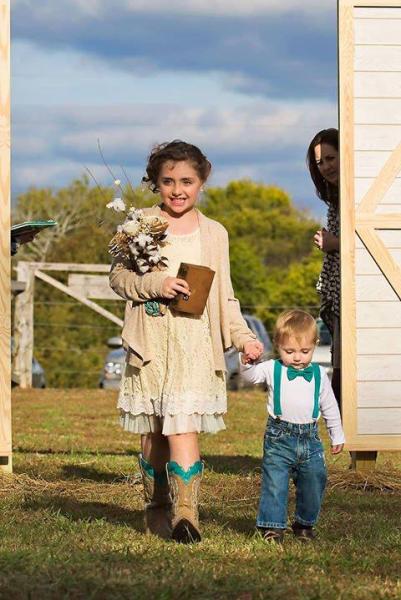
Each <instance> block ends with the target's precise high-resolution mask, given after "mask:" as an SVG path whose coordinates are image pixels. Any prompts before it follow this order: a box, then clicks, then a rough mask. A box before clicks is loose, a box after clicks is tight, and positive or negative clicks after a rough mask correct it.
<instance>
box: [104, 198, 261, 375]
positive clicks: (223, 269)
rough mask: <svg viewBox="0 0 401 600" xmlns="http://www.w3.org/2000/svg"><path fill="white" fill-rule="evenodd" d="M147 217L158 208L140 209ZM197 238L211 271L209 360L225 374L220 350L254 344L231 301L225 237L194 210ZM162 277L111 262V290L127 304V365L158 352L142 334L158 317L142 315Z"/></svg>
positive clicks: (138, 364)
mask: <svg viewBox="0 0 401 600" xmlns="http://www.w3.org/2000/svg"><path fill="white" fill-rule="evenodd" d="M143 210H144V212H145V213H146V214H148V215H160V214H161V210H160V207H159V206H154V207H152V208H148V209H146V208H145V209H143ZM197 213H198V217H199V228H200V236H201V252H202V261H203V264H204V265H206V266H208V267H210V268H211V269H213V270H214V271H215V273H216V274H215V276H214V280H213V284H212V287H211V290H210V293H209V298H208V301H207V305H206V309H207V311H208V313H209V320H210V330H211V338H212V347H213V358H214V364H215V369H216V371H224V370H225V368H226V367H225V361H224V351H225V350H227V348H230V347H231V346H233V345H234V346H235V347H236V348H237V350H240V351H242V350H243V349H244V344H245V343H246V342H248V341H251V340H255V339H256V336H255V334H254V333H253V332H252V331H251V330H250V329H249V328H248V326H247V324H246V322H245V320H244V318H243V317H242V315H241V311H240V306H239V302H238V300H237V299H236V298H234V292H233V288H232V284H231V279H230V262H229V249H228V234H227V231H226V229H225V228H224V227H223V226H222V225H221V224H220V223H218V222H217V221H214V220H212V219H209V218H208V217H205V216H204V215H203V214H202V213H201V212H199V211H198V210H197ZM166 277H167V274H166V273H165V272H164V271H153V272H150V273H145V274H144V275H138V274H136V273H135V272H134V271H133V270H132V266H131V264H130V261H129V260H128V259H126V260H125V259H120V258H116V259H114V260H113V263H112V266H111V271H110V286H111V287H112V289H113V290H114V291H115V292H116V294H118V295H119V296H121V297H122V298H124V299H125V300H127V304H126V308H125V318H124V326H123V331H122V339H123V344H124V347H125V348H126V350H127V362H128V363H129V364H131V365H133V366H134V367H138V368H141V367H142V366H143V364H144V363H147V362H149V361H150V360H152V358H153V356H154V353H155V352H157V348H153V347H151V345H150V344H149V340H148V336H147V335H146V330H147V324H148V323H149V319H158V318H160V319H162V318H163V317H151V316H149V315H147V314H146V312H145V307H144V303H145V302H146V301H147V300H150V299H156V298H160V297H161V290H162V284H163V281H164V279H165V278H166Z"/></svg>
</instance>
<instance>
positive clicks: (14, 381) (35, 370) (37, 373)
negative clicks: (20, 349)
mask: <svg viewBox="0 0 401 600" xmlns="http://www.w3.org/2000/svg"><path fill="white" fill-rule="evenodd" d="M13 352H14V338H11V354H13ZM19 384H20V382H19V377H18V375H17V374H16V373H15V372H12V373H11V385H12V386H13V387H15V386H17V385H19ZM32 387H34V388H45V387H46V376H45V371H44V369H43V367H42V365H41V364H40V362H39V361H38V360H36V358H35V357H33V358H32Z"/></svg>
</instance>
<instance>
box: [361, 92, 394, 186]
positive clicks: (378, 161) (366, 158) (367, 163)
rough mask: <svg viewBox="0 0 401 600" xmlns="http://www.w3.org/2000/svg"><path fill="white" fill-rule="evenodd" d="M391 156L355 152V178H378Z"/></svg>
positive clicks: (381, 153) (388, 153)
mask: <svg viewBox="0 0 401 600" xmlns="http://www.w3.org/2000/svg"><path fill="white" fill-rule="evenodd" d="M400 104H401V101H400ZM390 155H391V152H369V151H366V152H355V153H354V160H355V163H354V168H355V177H377V175H378V174H379V173H380V171H381V169H382V168H383V166H384V165H385V163H386V161H387V160H388V158H389V156H390ZM400 167H401V165H400ZM400 171H401V168H400ZM400 177H401V172H400Z"/></svg>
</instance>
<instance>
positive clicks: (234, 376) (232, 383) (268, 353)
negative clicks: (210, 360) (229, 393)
mask: <svg viewBox="0 0 401 600" xmlns="http://www.w3.org/2000/svg"><path fill="white" fill-rule="evenodd" d="M243 317H244V319H245V321H246V324H247V325H248V327H249V329H251V331H253V333H254V334H255V335H256V336H257V337H258V339H259V340H260V341H261V342H262V344H263V355H262V357H261V360H267V359H269V358H272V357H273V354H274V351H273V344H272V342H271V340H270V337H269V334H268V333H267V331H266V329H265V326H264V325H263V323H262V321H261V320H260V319H258V317H255V316H254V315H248V314H244V315H243ZM224 358H225V361H226V369H227V387H228V389H229V390H238V389H239V388H240V387H243V386H244V385H245V384H244V382H243V381H242V380H241V377H240V374H239V362H238V361H239V358H238V352H237V350H236V349H235V348H234V347H232V348H230V349H229V350H227V351H226V352H225V353H224Z"/></svg>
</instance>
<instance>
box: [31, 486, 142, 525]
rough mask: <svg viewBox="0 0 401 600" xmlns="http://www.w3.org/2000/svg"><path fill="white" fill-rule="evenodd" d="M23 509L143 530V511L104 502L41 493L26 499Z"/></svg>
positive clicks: (73, 519) (72, 519)
mask: <svg viewBox="0 0 401 600" xmlns="http://www.w3.org/2000/svg"><path fill="white" fill-rule="evenodd" d="M24 510H27V511H43V510H51V511H52V512H53V511H54V512H56V513H58V514H61V515H63V516H64V517H67V518H68V519H70V520H71V521H86V522H92V521H97V520H99V519H100V520H106V521H107V522H109V523H112V524H113V525H128V526H129V527H132V529H135V530H136V531H139V532H143V531H144V527H143V511H142V510H132V509H127V508H123V507H121V506H118V505H117V504H106V503H105V502H90V501H89V502H85V501H79V500H74V499H73V498H62V497H55V496H46V495H43V496H42V497H40V498H35V499H31V500H26V501H25V502H24Z"/></svg>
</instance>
